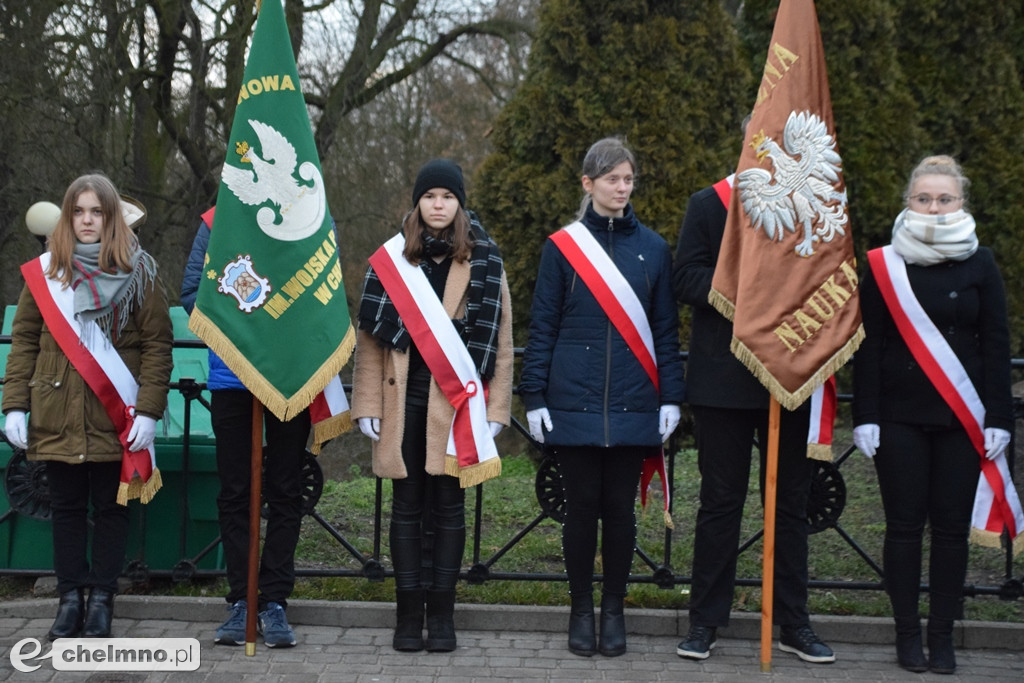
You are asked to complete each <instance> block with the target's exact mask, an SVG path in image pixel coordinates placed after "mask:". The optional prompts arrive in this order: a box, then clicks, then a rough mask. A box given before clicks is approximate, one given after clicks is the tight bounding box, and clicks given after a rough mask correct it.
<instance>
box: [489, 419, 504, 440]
mask: <svg viewBox="0 0 1024 683" xmlns="http://www.w3.org/2000/svg"><path fill="white" fill-rule="evenodd" d="M487 426H488V427H490V428H491V438H492V439H493V438H494V437H496V436H497V435H498V434H501V429H502V427H504V426H505V425H503V424H501V423H500V422H488V423H487Z"/></svg>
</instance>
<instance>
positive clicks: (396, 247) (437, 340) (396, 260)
mask: <svg viewBox="0 0 1024 683" xmlns="http://www.w3.org/2000/svg"><path fill="white" fill-rule="evenodd" d="M404 248H405V237H404V236H402V235H401V234H399V235H395V236H394V237H392V238H391V239H390V240H388V241H387V242H385V243H384V244H383V245H382V246H381V247H380V248H379V249H377V251H376V252H374V254H373V255H372V256H371V257H370V265H371V266H372V267H373V270H374V272H375V273H376V274H377V277H378V278H380V281H381V284H382V285H383V286H384V289H385V291H387V293H388V296H389V297H391V301H392V302H393V303H394V305H395V310H397V311H398V315H399V316H400V317H401V318H402V323H403V324H404V325H405V328H406V329H407V330H409V335H410V336H411V337H412V340H413V343H415V344H416V348H417V349H418V350H419V352H420V355H421V356H423V360H424V361H425V362H426V364H427V367H428V368H430V374H431V375H432V376H433V377H434V380H435V381H436V382H437V384H438V386H440V387H441V391H442V392H443V393H444V395H445V397H446V398H447V399H448V402H449V403H451V405H452V407H453V408H454V409H455V417H454V419H453V420H452V427H451V430H450V431H449V434H448V448H447V453H448V455H451V456H454V457H455V458H456V461H457V463H458V468H459V473H460V477H459V478H460V481H461V482H463V485H468V484H467V482H472V483H478V480H477V478H476V477H472V476H466V477H463V476H461V475H462V471H463V469H464V468H473V467H474V466H477V465H481V464H484V463H488V462H490V461H492V460H494V461H495V462H496V463H497V462H500V459H499V460H495V459H497V458H498V448H497V446H496V445H495V443H494V437H493V436H492V435H491V429H490V425H489V424H488V423H487V400H486V390H485V386H484V383H483V381H482V380H481V378H480V373H479V371H478V369H477V367H476V365H475V364H474V363H473V358H472V356H470V355H469V351H468V350H467V349H466V345H465V343H464V342H463V341H462V337H461V336H460V335H459V333H458V330H456V329H455V326H454V325H453V324H452V321H451V318H449V317H448V314H447V312H445V310H444V306H443V305H442V304H441V300H440V299H438V298H437V295H436V294H435V293H434V289H433V287H431V286H430V282H429V281H428V280H427V276H426V275H425V274H424V273H423V271H422V270H421V269H420V268H419V267H418V266H414V265H413V264H411V263H409V261H407V260H406V258H405V256H403V255H402V251H403V249H404ZM497 472H500V468H499V469H497ZM467 474H468V473H467Z"/></svg>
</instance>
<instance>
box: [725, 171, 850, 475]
mask: <svg viewBox="0 0 1024 683" xmlns="http://www.w3.org/2000/svg"><path fill="white" fill-rule="evenodd" d="M735 180H736V174H735V173H733V174H732V175H730V176H728V177H725V178H722V179H721V180H719V181H718V182H717V183H715V184H714V185H712V186H711V187H712V188H713V189H714V191H715V194H717V195H718V199H719V200H720V201H721V202H722V205H723V206H725V210H726V211H728V210H729V202H731V201H732V187H733V183H734V182H735ZM837 407H838V403H837V400H836V378H835V375H832V376H830V377H829V378H828V379H826V380H825V382H824V383H823V384H822V385H821V386H820V387H818V388H817V389H815V390H814V393H813V394H811V420H810V425H809V427H808V430H807V457H808V458H814V459H815V460H828V461H831V460H832V433H833V429H834V428H835V423H836V410H837Z"/></svg>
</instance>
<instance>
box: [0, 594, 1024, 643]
mask: <svg viewBox="0 0 1024 683" xmlns="http://www.w3.org/2000/svg"><path fill="white" fill-rule="evenodd" d="M55 608H56V600H55V599H54V598H49V599H39V598H37V599H27V600H17V601H12V602H7V603H3V604H0V618H22V619H38V618H40V617H43V616H49V615H50V614H51V613H52V612H53V611H54V609H55ZM225 608H226V603H225V602H224V600H223V599H222V598H194V597H179V596H164V595H120V596H118V597H117V601H116V609H115V612H116V615H117V616H118V617H121V618H126V619H136V620H140V621H154V620H166V621H189V622H209V624H210V626H211V628H212V627H214V626H216V625H217V624H219V623H220V622H222V621H223V620H224V617H225ZM288 620H289V621H290V622H291V623H292V624H295V625H305V626H330V627H337V628H391V627H393V626H394V623H395V606H394V604H393V603H390V602H352V601H337V602H335V601H330V600H292V601H289V603H288ZM568 620H569V608H568V607H548V606H535V605H468V604H459V605H457V607H456V609H455V621H456V625H457V627H458V628H460V629H464V630H468V631H516V632H533V633H559V632H562V631H564V630H565V628H566V624H567V623H568ZM811 621H812V625H813V626H814V630H815V631H816V632H817V633H818V635H819V636H821V638H822V639H823V640H824V641H825V642H829V643H831V642H837V643H864V644H876V645H884V644H889V643H892V642H893V623H892V620H891V619H889V618H887V617H846V616H832V615H816V616H813V615H812V618H811ZM626 623H627V626H628V629H629V631H630V632H631V633H636V634H641V635H650V636H664V637H666V638H669V639H674V638H678V637H681V636H683V635H685V634H686V631H687V629H688V628H689V617H688V616H687V613H686V611H685V610H669V609H629V608H627V609H626ZM760 633H761V615H760V614H751V613H745V612H734V613H733V614H732V617H731V624H730V626H729V627H728V628H722V629H719V635H720V636H722V637H724V638H736V639H742V640H758V639H759V638H760ZM954 642H955V644H956V646H957V647H962V648H969V649H998V650H1016V651H1024V624H1019V623H1004V622H989V621H960V622H957V624H956V627H955V630H954Z"/></svg>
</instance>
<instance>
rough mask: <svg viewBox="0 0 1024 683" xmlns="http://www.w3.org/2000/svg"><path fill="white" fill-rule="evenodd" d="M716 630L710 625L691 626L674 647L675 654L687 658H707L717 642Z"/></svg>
mask: <svg viewBox="0 0 1024 683" xmlns="http://www.w3.org/2000/svg"><path fill="white" fill-rule="evenodd" d="M716 631H717V629H715V628H712V627H710V626H691V627H690V631H689V632H688V633H687V634H686V638H685V639H684V640H683V641H682V642H681V643H679V646H678V647H676V654H677V655H679V656H680V657H686V658H687V659H707V658H708V657H710V656H711V650H712V649H713V648H714V647H715V644H716V643H717V642H718V638H717V637H716V636H715V633H716Z"/></svg>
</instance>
